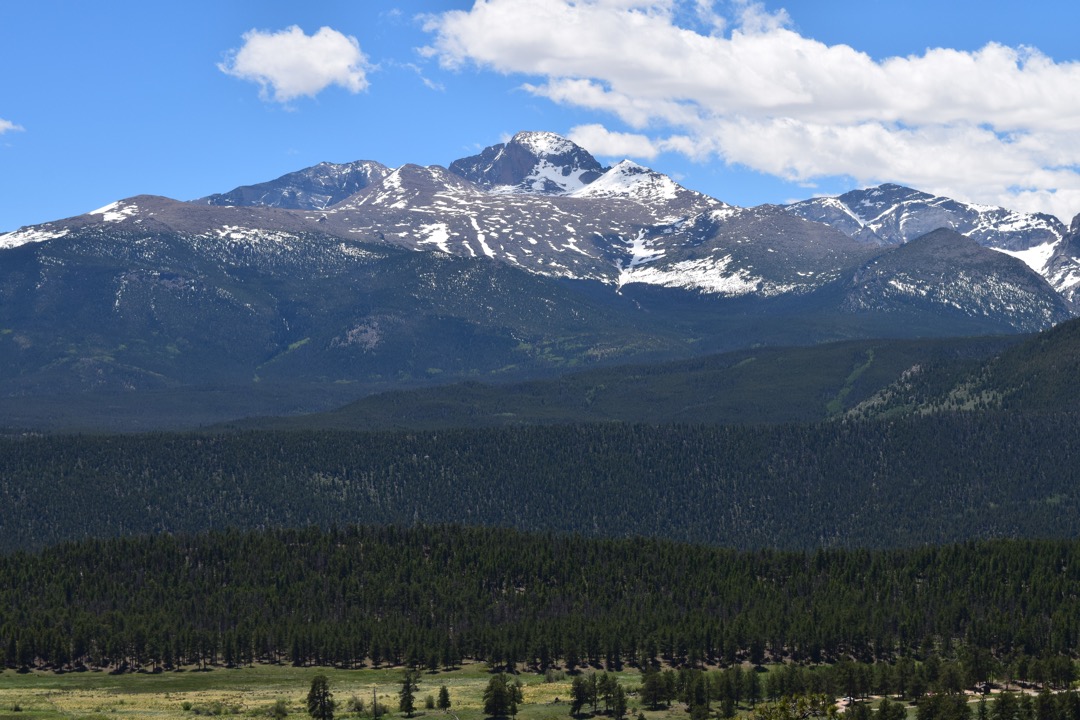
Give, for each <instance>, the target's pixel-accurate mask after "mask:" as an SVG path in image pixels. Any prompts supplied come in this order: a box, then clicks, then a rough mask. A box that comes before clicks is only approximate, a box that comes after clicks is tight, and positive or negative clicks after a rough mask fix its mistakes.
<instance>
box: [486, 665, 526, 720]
mask: <svg viewBox="0 0 1080 720" xmlns="http://www.w3.org/2000/svg"><path fill="white" fill-rule="evenodd" d="M519 697H520V689H519V688H516V687H514V686H513V685H511V684H510V682H509V679H508V678H507V676H506V674H505V673H499V674H497V675H492V676H491V679H490V680H488V684H487V687H486V688H484V714H485V715H487V716H488V717H496V718H504V717H509V716H511V715H517V704H518V701H519Z"/></svg>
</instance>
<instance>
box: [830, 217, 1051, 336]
mask: <svg viewBox="0 0 1080 720" xmlns="http://www.w3.org/2000/svg"><path fill="white" fill-rule="evenodd" d="M844 307H846V308H847V309H849V310H851V311H852V312H860V311H867V310H876V311H879V312H882V311H883V312H886V313H897V314H899V313H909V314H910V313H916V314H924V313H926V312H927V311H928V310H929V309H931V308H933V309H934V310H936V311H938V312H939V313H942V314H944V315H951V316H954V317H957V318H960V317H962V318H964V319H965V320H974V321H985V322H986V323H987V327H986V330H987V331H988V332H991V331H995V330H996V331H1003V330H1005V328H1003V327H1002V326H1001V325H1000V321H1001V318H1003V317H1009V318H1010V321H1009V322H1010V324H1013V326H1020V325H1024V326H1027V327H1030V328H1040V327H1049V326H1051V325H1053V324H1054V323H1057V322H1061V321H1062V320H1065V319H1066V318H1068V317H1069V315H1070V309H1069V305H1068V304H1067V303H1066V301H1065V300H1064V299H1063V298H1061V297H1060V296H1058V295H1057V294H1056V293H1054V292H1053V291H1052V289H1051V288H1050V286H1049V284H1048V283H1047V282H1046V281H1045V280H1043V279H1042V278H1041V277H1040V276H1038V275H1036V274H1035V273H1033V272H1032V271H1031V269H1030V268H1028V267H1027V266H1026V265H1025V264H1024V263H1023V262H1021V261H1020V260H1018V259H1016V258H1013V257H1009V256H1008V255H1005V254H1003V253H998V252H994V251H992V250H989V249H987V248H984V247H982V246H981V245H979V244H978V243H976V242H975V241H974V240H972V239H970V238H968V237H966V236H964V235H961V234H959V233H957V232H954V231H952V230H946V229H944V228H942V229H938V230H935V231H933V232H930V233H927V234H926V235H923V236H922V237H919V238H916V239H914V240H911V241H909V242H906V243H905V244H903V245H901V246H899V247H897V248H895V249H894V250H892V251H890V252H887V253H883V254H882V255H880V256H878V257H876V258H874V259H873V260H872V261H870V262H869V263H867V264H866V265H864V266H863V267H862V268H860V269H859V270H858V271H857V272H856V273H855V274H854V276H853V278H852V280H851V284H850V287H849V288H848V289H847V291H846V295H845V300H844Z"/></svg>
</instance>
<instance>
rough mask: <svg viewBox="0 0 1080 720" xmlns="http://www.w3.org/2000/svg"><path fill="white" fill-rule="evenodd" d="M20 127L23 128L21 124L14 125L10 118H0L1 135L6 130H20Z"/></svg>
mask: <svg viewBox="0 0 1080 720" xmlns="http://www.w3.org/2000/svg"><path fill="white" fill-rule="evenodd" d="M22 129H24V128H23V127H22V126H21V125H16V124H15V123H13V122H11V121H10V120H5V119H4V118H0V135H3V134H4V133H6V132H16V131H18V130H22Z"/></svg>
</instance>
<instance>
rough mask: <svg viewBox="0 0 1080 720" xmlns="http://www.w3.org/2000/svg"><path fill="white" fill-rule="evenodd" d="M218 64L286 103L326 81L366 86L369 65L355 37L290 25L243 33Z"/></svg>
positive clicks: (322, 87)
mask: <svg viewBox="0 0 1080 720" xmlns="http://www.w3.org/2000/svg"><path fill="white" fill-rule="evenodd" d="M218 69H220V70H221V71H222V72H223V73H225V74H227V75H232V76H233V77H237V78H240V79H241V80H249V81H251V82H254V83H258V84H259V86H260V88H261V89H260V91H259V94H260V96H261V97H262V98H263V99H264V100H265V99H269V100H273V101H275V102H279V103H287V102H289V101H291V100H295V99H296V98H299V97H305V96H306V97H315V96H316V95H318V94H319V93H320V92H322V91H323V90H325V89H326V88H327V87H329V86H331V85H339V86H341V87H343V88H345V89H346V90H348V91H349V92H352V93H358V92H360V91H362V90H364V89H366V88H367V86H368V81H367V70H368V69H369V65H368V60H367V57H366V56H365V55H364V53H363V52H361V50H360V43H358V42H357V40H356V38H354V37H352V36H348V35H343V34H342V33H340V32H338V31H337V30H334V29H332V28H328V27H323V28H319V30H318V32H316V33H315V34H314V35H305V34H304V31H303V30H301V29H300V28H299V27H297V26H296V25H293V26H292V27H289V28H286V29H285V30H281V31H280V32H264V31H261V30H250V31H248V32H246V33H244V44H243V46H241V47H240V48H239V49H237V50H231V51H229V53H228V57H227V58H226V60H225V62H223V63H220V64H219V65H218Z"/></svg>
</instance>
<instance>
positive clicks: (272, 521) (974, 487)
mask: <svg viewBox="0 0 1080 720" xmlns="http://www.w3.org/2000/svg"><path fill="white" fill-rule="evenodd" d="M1078 458H1080V421H1078V418H1077V416H1074V415H1068V414H1038V415H1034V414H1033V415H1012V414H1002V413H996V412H983V413H944V414H937V415H931V416H926V417H917V418H904V419H897V420H877V421H863V422H832V423H824V424H817V425H776V426H765V427H743V426H689V425H686V426H679V425H667V426H659V427H657V426H648V425H623V424H596V425H571V426H533V427H515V428H500V429H486V430H446V431H439V432H414V433H411V432H396V433H390V432H387V433H349V432H335V431H306V432H244V433H222V434H193V435H187V434H158V435H155V434H147V435H120V436H47V437H28V438H22V439H4V440H0V549H2V550H7V551H10V550H15V549H20V548H23V549H32V548H40V547H44V546H47V545H52V544H55V543H58V542H62V541H65V540H76V539H81V538H91V537H114V536H120V535H131V534H143V533H160V532H173V533H197V532H201V531H205V530H210V529H215V528H225V527H235V528H239V529H253V528H254V529H258V528H270V527H303V526H308V525H315V526H320V527H324V528H327V527H330V526H332V525H339V526H341V525H347V524H352V523H361V524H391V525H398V526H411V525H414V524H416V523H459V524H467V525H484V526H501V527H514V528H517V529H520V530H526V531H549V530H550V531H558V532H571V533H580V534H583V535H589V536H603V537H633V536H652V537H664V538H668V539H673V540H680V541H686V542H695V543H707V544H712V545H717V546H728V547H735V548H744V549H753V548H783V549H814V548H819V547H869V548H874V547H876V548H887V547H906V546H913V545H920V544H925V543H948V542H958V541H965V540H973V539H989V538H998V537H1058V538H1061V537H1066V538H1068V537H1077V536H1078V535H1080V484H1078V483H1077V479H1078V473H1080V463H1078V462H1077V459H1078Z"/></svg>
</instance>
